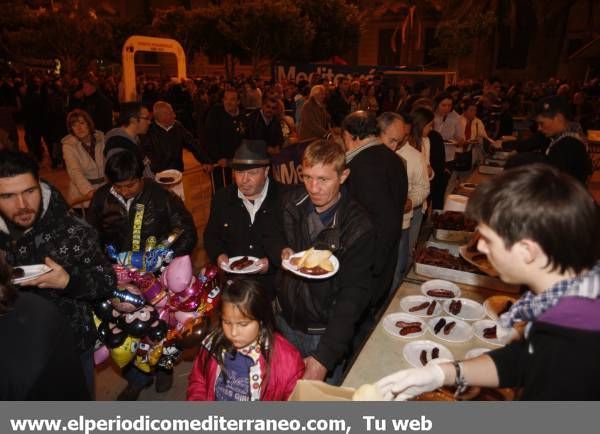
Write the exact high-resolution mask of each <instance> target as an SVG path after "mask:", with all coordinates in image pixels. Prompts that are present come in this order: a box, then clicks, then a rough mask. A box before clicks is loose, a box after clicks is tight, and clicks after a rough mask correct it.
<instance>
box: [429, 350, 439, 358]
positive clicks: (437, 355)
mask: <svg viewBox="0 0 600 434" xmlns="http://www.w3.org/2000/svg"><path fill="white" fill-rule="evenodd" d="M438 357H440V349H439V348H438V347H433V350H431V358H432V359H437V358H438Z"/></svg>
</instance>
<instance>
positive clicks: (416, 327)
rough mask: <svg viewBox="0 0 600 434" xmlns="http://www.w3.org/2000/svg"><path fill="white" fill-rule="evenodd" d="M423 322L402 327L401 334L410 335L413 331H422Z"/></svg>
mask: <svg viewBox="0 0 600 434" xmlns="http://www.w3.org/2000/svg"><path fill="white" fill-rule="evenodd" d="M421 330H422V329H421V324H419V325H411V326H407V327H402V328H401V329H400V335H401V336H406V335H410V334H412V333H419V332H420V331H421Z"/></svg>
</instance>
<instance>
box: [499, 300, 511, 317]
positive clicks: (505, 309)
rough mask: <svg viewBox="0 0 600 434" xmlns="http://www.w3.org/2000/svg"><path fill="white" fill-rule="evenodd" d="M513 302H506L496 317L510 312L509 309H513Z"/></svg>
mask: <svg viewBox="0 0 600 434" xmlns="http://www.w3.org/2000/svg"><path fill="white" fill-rule="evenodd" d="M513 304H514V303H513V302H512V300H508V301H507V302H506V304H505V305H504V307H503V308H502V310H501V311H500V312H498V316H500V315H502V314H503V313H506V312H508V311H509V310H510V308H511V307H513Z"/></svg>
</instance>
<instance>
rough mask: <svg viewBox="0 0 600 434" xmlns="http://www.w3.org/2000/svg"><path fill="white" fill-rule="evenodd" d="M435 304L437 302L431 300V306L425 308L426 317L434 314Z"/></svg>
mask: <svg viewBox="0 0 600 434" xmlns="http://www.w3.org/2000/svg"><path fill="white" fill-rule="evenodd" d="M436 304H437V301H435V300H433V301H432V302H431V304H430V305H429V307H428V308H427V315H433V312H435V305H436Z"/></svg>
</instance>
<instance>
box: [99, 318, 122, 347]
mask: <svg viewBox="0 0 600 434" xmlns="http://www.w3.org/2000/svg"><path fill="white" fill-rule="evenodd" d="M107 324H108V331H107V332H106V337H105V338H104V343H105V344H106V346H107V347H108V348H117V347H120V346H121V345H123V342H125V339H127V333H126V332H125V331H123V330H121V331H119V332H115V331H114V328H115V325H114V324H112V323H107Z"/></svg>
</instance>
